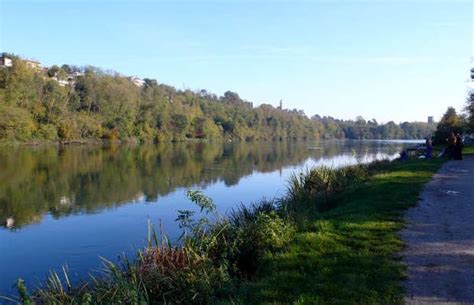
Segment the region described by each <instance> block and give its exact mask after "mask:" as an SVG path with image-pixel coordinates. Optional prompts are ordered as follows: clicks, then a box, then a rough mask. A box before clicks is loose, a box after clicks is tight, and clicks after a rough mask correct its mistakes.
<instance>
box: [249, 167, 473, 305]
mask: <svg viewBox="0 0 474 305" xmlns="http://www.w3.org/2000/svg"><path fill="white" fill-rule="evenodd" d="M442 163H443V162H442V160H439V159H437V160H410V161H406V162H400V161H396V162H392V163H390V164H386V165H383V166H382V167H379V168H377V169H376V171H375V174H374V175H373V176H371V178H369V179H368V181H366V182H365V183H362V184H358V185H355V186H354V187H350V188H346V189H345V190H344V191H342V192H340V193H338V194H336V195H335V197H333V198H331V200H330V201H329V202H328V203H327V205H329V207H328V209H324V210H319V211H314V210H311V207H308V206H305V205H304V204H303V206H302V207H301V208H302V210H303V212H302V213H303V214H306V215H308V216H309V218H308V219H307V220H306V221H299V226H298V227H299V228H298V231H297V233H296V236H295V238H294V239H293V240H292V242H291V243H290V245H289V247H288V249H287V250H286V251H282V252H280V253H274V254H271V255H270V256H269V257H268V258H267V263H266V264H262V268H261V270H259V277H258V279H257V280H256V281H254V282H252V283H250V284H249V285H248V286H247V287H246V288H247V289H246V290H245V292H246V293H245V294H244V295H243V296H242V301H241V304H403V303H404V290H403V286H402V283H403V279H404V277H405V275H404V271H405V268H404V265H403V262H402V261H401V260H400V256H399V254H400V253H401V251H402V249H403V242H402V240H401V239H400V230H401V229H402V228H403V226H404V213H405V211H406V209H407V208H409V207H412V206H414V205H415V204H416V202H417V198H418V197H419V195H420V192H421V191H422V190H423V186H424V185H425V183H427V182H429V181H430V180H431V178H432V176H433V174H435V173H436V172H437V171H438V170H439V168H440V166H441V165H442ZM327 205H326V206H327ZM298 206H300V205H298ZM310 206H314V204H313V205H310ZM471 215H472V214H471Z"/></svg>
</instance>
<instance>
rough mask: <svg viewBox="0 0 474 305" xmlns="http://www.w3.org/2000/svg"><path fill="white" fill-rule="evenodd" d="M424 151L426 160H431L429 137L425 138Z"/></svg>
mask: <svg viewBox="0 0 474 305" xmlns="http://www.w3.org/2000/svg"><path fill="white" fill-rule="evenodd" d="M425 145H426V151H425V156H426V158H427V159H431V158H432V157H433V142H432V141H431V137H427V138H426V143H425Z"/></svg>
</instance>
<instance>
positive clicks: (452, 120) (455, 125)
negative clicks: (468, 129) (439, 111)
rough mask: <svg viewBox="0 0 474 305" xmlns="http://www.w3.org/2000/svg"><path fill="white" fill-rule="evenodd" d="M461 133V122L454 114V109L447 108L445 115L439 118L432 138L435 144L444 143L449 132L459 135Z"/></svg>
mask: <svg viewBox="0 0 474 305" xmlns="http://www.w3.org/2000/svg"><path fill="white" fill-rule="evenodd" d="M462 131H463V126H462V121H461V118H460V116H459V115H458V114H457V113H456V109H454V108H453V107H448V109H447V110H446V113H445V114H444V115H443V117H442V118H441V120H440V122H439V123H438V126H437V127H436V132H435V136H434V141H435V143H438V144H441V143H445V142H446V139H447V138H448V136H449V134H450V133H451V132H454V133H458V132H459V133H460V132H462Z"/></svg>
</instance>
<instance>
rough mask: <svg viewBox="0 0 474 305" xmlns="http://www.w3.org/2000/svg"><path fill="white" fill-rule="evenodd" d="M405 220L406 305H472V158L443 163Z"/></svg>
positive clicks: (473, 161)
mask: <svg viewBox="0 0 474 305" xmlns="http://www.w3.org/2000/svg"><path fill="white" fill-rule="evenodd" d="M406 219H407V227H406V229H405V230H403V231H402V233H401V235H402V238H403V239H404V240H405V242H406V243H407V248H406V249H405V251H404V253H403V260H404V263H405V264H406V265H407V266H408V270H407V275H408V279H407V281H406V282H405V288H406V297H405V301H406V304H474V158H472V157H471V158H466V159H465V160H463V161H449V162H447V163H445V164H444V165H443V167H442V168H441V169H440V171H439V172H438V173H437V174H436V175H435V176H434V177H433V180H432V181H431V182H429V183H428V184H427V185H426V187H425V189H424V191H423V192H422V194H421V198H420V201H419V204H418V205H417V206H416V207H414V208H412V209H410V210H409V211H408V212H407V214H406Z"/></svg>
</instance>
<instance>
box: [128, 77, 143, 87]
mask: <svg viewBox="0 0 474 305" xmlns="http://www.w3.org/2000/svg"><path fill="white" fill-rule="evenodd" d="M128 79H129V80H130V81H131V82H132V83H133V84H134V85H135V86H138V87H143V86H144V85H145V81H144V80H143V79H141V78H139V77H136V76H131V77H129V78H128Z"/></svg>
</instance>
